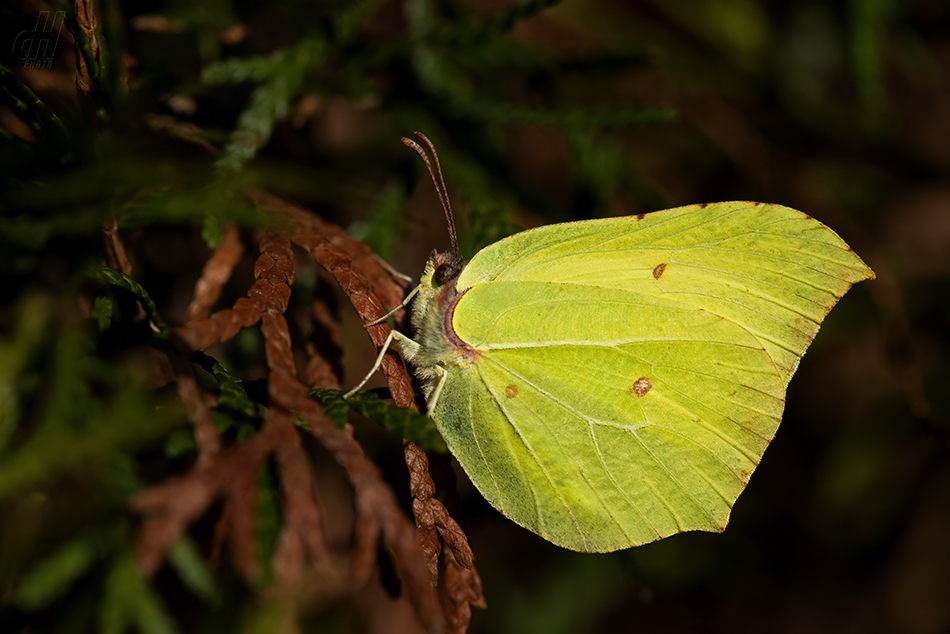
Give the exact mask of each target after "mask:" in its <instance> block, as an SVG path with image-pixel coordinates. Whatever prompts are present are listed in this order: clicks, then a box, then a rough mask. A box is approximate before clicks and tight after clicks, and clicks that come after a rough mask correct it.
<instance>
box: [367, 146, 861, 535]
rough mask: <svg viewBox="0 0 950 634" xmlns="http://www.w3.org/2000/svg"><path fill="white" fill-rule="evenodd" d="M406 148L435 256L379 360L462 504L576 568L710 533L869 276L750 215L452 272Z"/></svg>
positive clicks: (707, 212)
mask: <svg viewBox="0 0 950 634" xmlns="http://www.w3.org/2000/svg"><path fill="white" fill-rule="evenodd" d="M416 137H417V138H418V139H419V140H421V141H422V142H423V143H425V144H426V146H427V147H428V149H429V151H430V152H431V153H432V155H433V159H434V161H435V164H436V170H435V171H433V168H432V166H431V164H430V162H429V160H428V159H427V158H426V154H425V152H424V150H423V149H422V147H421V146H420V145H419V144H418V143H416V142H415V141H413V140H411V139H403V142H404V143H406V144H407V145H409V146H410V147H413V149H415V150H416V151H417V152H418V153H419V154H420V156H422V157H423V159H424V160H425V162H426V165H427V167H428V168H429V172H430V175H431V176H432V180H433V182H434V183H435V184H436V189H437V190H438V191H439V196H440V198H441V200H442V201H443V207H444V209H445V211H446V215H447V217H448V219H449V225H450V234H451V237H452V244H453V251H451V252H448V253H433V255H432V257H431V258H430V260H429V262H428V264H427V265H426V267H425V271H424V272H423V274H422V276H421V278H420V282H419V285H418V286H417V287H416V288H415V290H414V291H413V292H412V293H411V294H410V297H408V298H407V301H410V300H411V301H412V302H413V303H412V319H411V321H412V326H413V329H414V332H415V335H414V337H413V338H410V337H407V336H405V335H403V334H401V333H399V332H396V331H393V333H392V334H391V335H390V341H388V342H387V344H388V343H390V342H391V343H392V344H393V345H395V347H396V348H397V349H398V351H399V352H400V353H401V355H402V356H403V357H404V358H405V359H406V361H408V362H409V364H410V365H411V366H412V367H413V368H414V370H415V373H416V375H417V376H418V378H419V379H420V381H421V383H422V386H423V391H424V394H425V396H426V402H427V405H428V415H429V416H430V417H431V418H432V419H433V421H434V422H435V424H436V426H437V427H438V429H439V431H440V432H441V434H442V436H443V437H444V439H445V441H446V444H447V445H448V447H449V450H450V451H451V452H452V454H453V455H454V456H455V457H456V459H457V460H458V462H459V464H460V465H461V467H462V469H464V471H465V472H466V474H468V477H469V478H470V479H471V481H472V483H473V484H474V485H475V487H476V488H477V489H478V490H479V491H480V492H481V494H482V495H483V496H484V497H485V499H487V500H488V502H489V503H491V505H492V506H494V507H495V508H496V509H497V510H499V511H500V512H501V513H502V514H504V515H505V516H506V517H508V518H509V519H511V520H512V521H514V522H516V523H517V524H520V525H521V526H523V527H525V528H527V529H529V530H531V531H533V532H535V533H537V534H538V535H540V536H541V537H543V538H545V539H547V540H549V541H551V542H553V543H555V544H557V545H559V546H562V547H564V548H568V549H571V550H576V551H583V552H609V551H614V550H618V549H622V548H628V547H632V546H638V545H641V544H645V543H648V542H651V541H654V540H657V539H661V538H663V537H666V536H669V535H672V534H675V533H679V532H683V531H692V530H702V531H722V530H723V529H724V528H725V526H726V524H727V522H728V520H729V515H730V512H731V510H732V507H733V505H734V504H735V502H736V499H737V498H738V496H739V494H740V493H742V491H743V489H744V488H745V487H746V485H747V483H748V482H749V478H750V476H751V475H752V472H753V471H754V470H755V468H756V466H757V465H758V464H759V461H760V460H761V458H762V455H763V453H764V452H765V450H766V448H767V447H768V445H769V442H770V441H771V440H772V438H773V436H774V435H775V432H776V430H777V429H778V426H779V423H780V421H781V417H782V411H783V408H784V405H785V390H786V387H787V385H788V383H789V381H790V380H791V378H792V375H793V374H794V372H795V370H796V368H797V367H798V363H799V361H800V360H801V358H802V355H803V354H804V353H805V350H806V349H807V348H808V346H809V344H810V343H811V342H812V340H813V338H814V337H815V335H816V333H817V332H818V328H819V326H820V325H821V322H822V320H823V319H824V317H825V315H827V314H828V312H829V311H830V310H831V308H832V307H833V306H834V305H835V303H836V302H837V301H838V300H839V299H840V298H841V297H842V296H843V295H844V294H845V293H846V292H847V291H848V289H849V288H850V287H851V285H852V284H855V283H856V282H859V281H861V280H865V279H873V278H874V273H873V271H871V269H870V268H868V266H867V265H865V264H864V262H862V260H861V259H860V258H859V257H858V256H857V255H856V254H855V253H854V252H853V251H852V250H851V249H850V248H849V247H848V245H847V244H845V242H844V241H843V240H842V239H841V238H839V237H838V235H837V234H835V233H834V231H832V230H831V229H829V228H828V227H826V226H825V225H823V224H822V223H820V222H819V221H817V220H815V219H814V218H811V217H809V216H807V215H806V214H804V213H802V212H800V211H796V210H794V209H790V208H788V207H783V206H781V205H774V204H762V203H757V202H721V203H713V204H700V205H690V206H686V207H679V208H676V209H668V210H665V211H657V212H653V213H649V214H642V215H637V216H630V217H623V218H605V219H600V220H585V221H579V222H568V223H563V224H554V225H549V226H543V227H538V228H535V229H530V230H527V231H523V232H521V233H517V234H515V235H512V236H510V237H508V238H505V239H503V240H500V241H498V242H496V243H494V244H492V245H490V246H488V247H486V248H484V249H482V250H481V251H479V252H478V253H477V254H476V255H475V257H473V258H472V260H471V261H470V262H468V263H464V262H462V260H461V259H460V258H459V256H458V248H457V239H456V237H455V230H454V225H453V223H452V220H451V209H450V207H449V203H448V195H447V193H446V189H445V184H444V181H443V179H442V176H441V169H440V168H439V166H438V157H437V155H436V154H435V149H434V147H433V146H432V144H431V142H430V141H429V140H428V139H427V138H426V137H425V136H423V135H422V134H420V133H416ZM436 173H438V178H437V177H436ZM412 295H415V297H412ZM364 382H365V381H364ZM361 385H362V384H361ZM358 387H359V386H357V389H358ZM354 391H355V390H354Z"/></svg>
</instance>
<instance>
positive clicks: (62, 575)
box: [15, 539, 95, 610]
mask: <svg viewBox="0 0 950 634" xmlns="http://www.w3.org/2000/svg"><path fill="white" fill-rule="evenodd" d="M94 561H95V547H94V546H93V544H92V543H90V542H89V541H87V540H85V539H77V540H75V541H71V542H69V543H68V544H66V545H65V546H63V547H62V548H60V549H59V550H58V551H56V552H55V553H53V554H52V555H50V556H49V557H47V558H45V559H42V560H41V561H39V562H38V563H36V564H35V565H34V566H33V568H32V569H31V570H30V572H29V573H28V574H27V575H26V576H25V577H24V578H23V580H22V581H21V583H20V587H19V588H17V593H16V599H15V601H16V604H17V605H18V606H19V607H21V608H22V609H24V610H36V609H38V608H42V607H44V606H46V605H48V604H49V603H50V602H51V601H53V600H55V599H56V598H57V597H59V596H61V595H62V594H64V593H65V592H66V590H68V588H69V586H70V585H72V583H73V582H74V581H75V580H76V579H78V578H79V577H80V576H82V575H84V574H86V572H87V571H88V570H89V567H90V566H92V564H93V562H94Z"/></svg>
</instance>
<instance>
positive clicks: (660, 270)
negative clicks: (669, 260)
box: [653, 262, 666, 280]
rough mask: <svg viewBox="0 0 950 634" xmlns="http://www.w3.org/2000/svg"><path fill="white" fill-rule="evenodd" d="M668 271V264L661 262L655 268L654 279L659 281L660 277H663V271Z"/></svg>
mask: <svg viewBox="0 0 950 634" xmlns="http://www.w3.org/2000/svg"><path fill="white" fill-rule="evenodd" d="M665 270H666V263H665V262H660V263H659V264H657V265H656V266H655V267H654V268H653V279H655V280H658V279H660V276H661V275H663V271H665Z"/></svg>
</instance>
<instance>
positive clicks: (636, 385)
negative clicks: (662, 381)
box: [630, 376, 653, 398]
mask: <svg viewBox="0 0 950 634" xmlns="http://www.w3.org/2000/svg"><path fill="white" fill-rule="evenodd" d="M651 389H653V384H652V383H650V379H648V378H646V377H645V376H641V377H640V378H639V379H637V380H636V381H634V382H633V385H631V386H630V391H631V392H633V393H634V394H636V395H637V396H638V397H640V398H643V397H644V396H646V395H647V392H649V391H650V390H651Z"/></svg>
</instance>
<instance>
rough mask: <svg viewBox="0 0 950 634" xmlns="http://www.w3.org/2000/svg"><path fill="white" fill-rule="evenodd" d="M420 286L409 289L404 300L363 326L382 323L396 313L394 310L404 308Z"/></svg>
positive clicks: (367, 326)
mask: <svg viewBox="0 0 950 634" xmlns="http://www.w3.org/2000/svg"><path fill="white" fill-rule="evenodd" d="M420 287H421V285H420V286H416V287H415V288H413V289H412V290H411V291H409V294H408V295H406V298H405V299H404V300H402V302H401V303H400V304H399V305H398V306H396V307H395V308H393V309H392V310H391V311H389V312H388V313H386V314H385V315H383V316H382V317H380V318H379V319H374V320H373V321H371V322H369V323H367V324H363V328H369V327H370V326H375V325H377V324H381V323H383V322H384V321H386V320H387V319H389V318H390V317H392V316H393V315H395V314H396V311H398V310H400V309H401V308H405V307H406V306H407V305H408V304H409V302H410V301H412V298H413V297H415V296H416V293H418V292H419V288H420Z"/></svg>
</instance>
